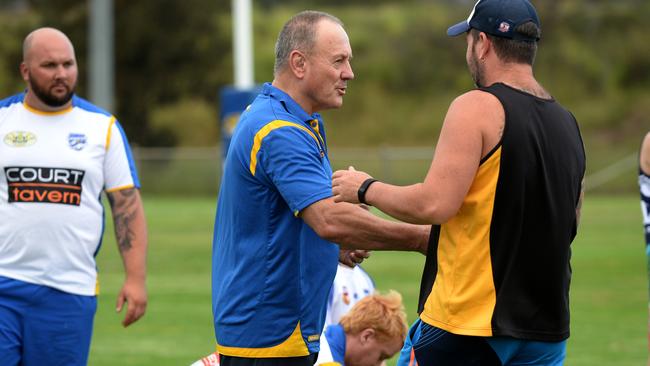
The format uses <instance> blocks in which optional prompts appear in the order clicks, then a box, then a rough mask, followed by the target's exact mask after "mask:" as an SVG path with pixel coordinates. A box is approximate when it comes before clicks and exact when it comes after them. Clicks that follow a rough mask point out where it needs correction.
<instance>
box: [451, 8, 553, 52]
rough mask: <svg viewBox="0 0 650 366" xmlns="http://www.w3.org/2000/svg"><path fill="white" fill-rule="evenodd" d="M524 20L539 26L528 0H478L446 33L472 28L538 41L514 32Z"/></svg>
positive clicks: (452, 34)
mask: <svg viewBox="0 0 650 366" xmlns="http://www.w3.org/2000/svg"><path fill="white" fill-rule="evenodd" d="M526 22H533V23H535V24H536V25H537V26H538V27H540V23H539V17H538V16H537V11H535V8H534V7H533V4H531V3H530V2H529V1H528V0H478V1H477V2H476V4H474V8H473V9H472V12H471V13H470V14H469V17H468V18H467V20H463V21H462V22H460V23H458V24H456V25H452V26H451V27H449V29H447V35H448V36H452V37H453V36H457V35H459V34H463V33H465V32H467V31H468V30H470V29H471V28H474V29H476V30H479V31H481V32H485V33H487V34H490V35H493V36H496V37H504V38H510V39H514V40H518V41H528V42H535V41H538V40H539V38H536V37H527V36H525V35H523V34H519V33H517V32H515V28H516V27H517V26H519V25H521V24H524V23H526ZM540 28H541V27H540Z"/></svg>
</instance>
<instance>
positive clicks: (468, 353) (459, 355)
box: [413, 322, 501, 366]
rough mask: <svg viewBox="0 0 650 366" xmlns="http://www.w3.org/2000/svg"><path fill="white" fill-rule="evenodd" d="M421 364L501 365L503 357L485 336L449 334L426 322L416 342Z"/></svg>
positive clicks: (417, 356) (425, 365)
mask: <svg viewBox="0 0 650 366" xmlns="http://www.w3.org/2000/svg"><path fill="white" fill-rule="evenodd" d="M413 351H414V352H415V358H416V359H417V362H418V365H421V366H435V365H444V366H455V365H458V366H474V365H476V366H479V365H480V366H493V365H494V366H500V365H501V360H500V359H499V356H497V354H496V352H494V350H493V349H492V347H491V346H490V345H489V344H488V342H486V340H485V338H484V337H471V336H463V335H457V334H453V333H449V332H447V331H445V330H442V329H440V328H436V327H433V326H431V325H429V324H427V323H425V322H422V325H421V326H420V338H419V339H418V340H417V341H415V340H414V344H413Z"/></svg>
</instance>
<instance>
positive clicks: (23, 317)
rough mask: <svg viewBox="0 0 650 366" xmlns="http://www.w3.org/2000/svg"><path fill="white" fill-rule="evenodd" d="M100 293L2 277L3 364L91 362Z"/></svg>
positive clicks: (76, 364) (0, 355)
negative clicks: (85, 293)
mask: <svg viewBox="0 0 650 366" xmlns="http://www.w3.org/2000/svg"><path fill="white" fill-rule="evenodd" d="M96 309H97V299H96V297H95V296H80V295H73V294H69V293H65V292H61V291H59V290H55V289H53V288H51V287H47V286H40V285H35V284H31V283H27V282H23V281H18V280H14V279H11V278H7V277H2V276H0V365H3V366H5V365H7V366H12V365H22V366H37V365H66V366H85V365H86V364H87V363H88V351H89V350H90V337H91V334H92V329H93V318H94V316H95V310H96Z"/></svg>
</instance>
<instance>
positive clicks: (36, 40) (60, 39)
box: [23, 27, 74, 62]
mask: <svg viewBox="0 0 650 366" xmlns="http://www.w3.org/2000/svg"><path fill="white" fill-rule="evenodd" d="M46 45H55V46H57V47H62V46H63V47H69V49H70V52H71V53H72V56H73V57H74V46H73V45H72V42H71V41H70V39H69V38H68V36H66V35H65V33H63V32H61V31H60V30H58V29H55V28H49V27H44V28H38V29H36V30H34V31H32V32H31V33H29V34H28V35H27V37H25V40H24V41H23V61H24V62H26V61H28V60H29V58H30V57H31V56H32V54H33V50H34V49H39V48H42V47H44V46H46Z"/></svg>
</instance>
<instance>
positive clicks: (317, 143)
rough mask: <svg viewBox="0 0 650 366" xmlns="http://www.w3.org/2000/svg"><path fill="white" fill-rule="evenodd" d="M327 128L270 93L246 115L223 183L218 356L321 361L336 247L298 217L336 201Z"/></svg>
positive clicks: (218, 224)
mask: <svg viewBox="0 0 650 366" xmlns="http://www.w3.org/2000/svg"><path fill="white" fill-rule="evenodd" d="M331 175H332V169H331V167H330V162H329V158H328V156H327V146H326V139H325V133H324V128H323V122H322V120H321V117H320V115H319V114H317V113H314V114H312V115H309V114H307V113H306V112H305V111H304V110H303V109H302V108H301V107H300V105H298V103H296V102H295V101H294V100H293V99H292V98H291V97H290V96H289V95H288V94H286V93H284V92H283V91H281V90H280V89H277V88H275V87H273V86H272V85H271V84H269V83H267V84H264V86H263V89H262V92H261V93H260V94H259V95H258V96H257V98H256V99H255V100H254V101H253V103H252V104H251V105H250V106H249V108H248V109H247V110H246V111H245V112H244V113H243V114H242V116H241V119H240V121H239V123H238V124H237V127H236V128H235V131H234V133H233V137H232V140H231V143H230V149H229V151H228V156H227V159H226V163H225V170H224V174H223V178H222V181H221V189H220V192H219V202H218V205H217V215H216V219H215V231H214V238H213V252H212V310H213V313H214V326H215V335H216V339H217V350H218V351H219V353H221V354H224V355H229V356H237V357H294V356H305V355H308V354H310V353H315V352H318V349H319V336H320V333H321V331H322V329H323V324H324V320H325V308H326V303H327V296H328V292H329V289H330V287H331V284H332V281H333V279H334V275H335V274H336V266H337V262H338V250H339V248H338V246H337V245H336V244H333V243H331V242H329V241H326V240H324V239H321V238H320V237H319V236H318V235H317V234H316V233H315V232H314V231H313V230H312V229H311V227H309V226H308V225H307V224H306V223H305V222H304V221H303V220H302V219H300V218H299V217H298V214H299V213H300V211H301V210H303V209H304V208H306V207H308V206H309V205H311V204H312V203H314V202H317V201H319V200H322V199H324V198H328V197H330V196H331V195H332V185H331Z"/></svg>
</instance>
